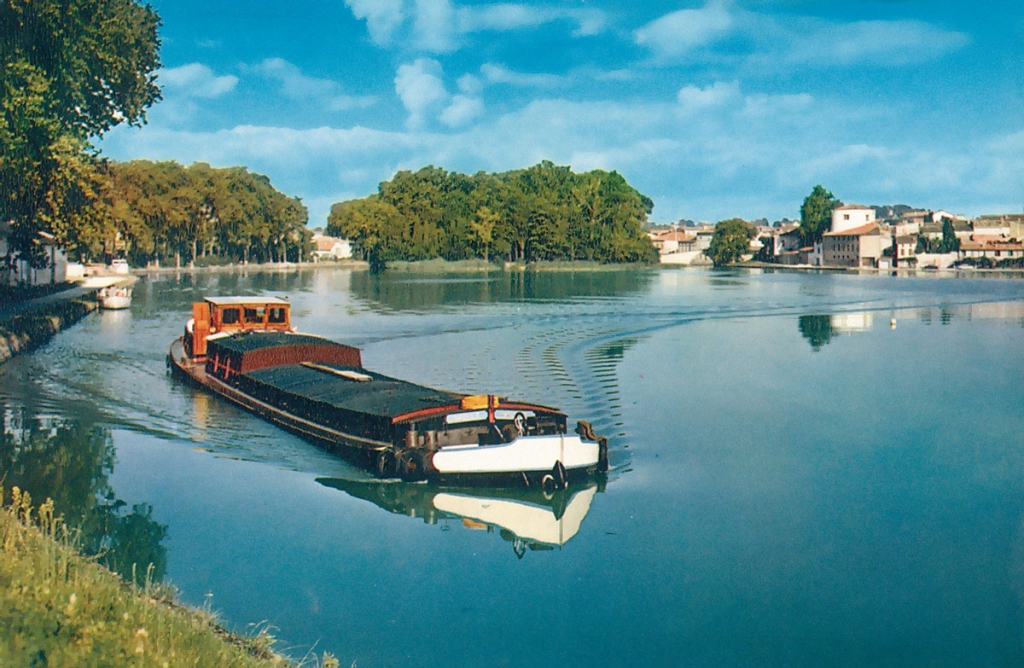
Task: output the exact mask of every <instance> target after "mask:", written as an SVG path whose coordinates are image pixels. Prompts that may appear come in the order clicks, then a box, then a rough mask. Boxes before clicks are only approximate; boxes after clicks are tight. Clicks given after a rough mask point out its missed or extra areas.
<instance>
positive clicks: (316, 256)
mask: <svg viewBox="0 0 1024 668" xmlns="http://www.w3.org/2000/svg"><path fill="white" fill-rule="evenodd" d="M313 244H314V248H313V261H314V262H318V261H320V260H343V259H345V258H349V257H352V244H351V243H349V240H348V239H338V238H336V237H327V236H315V237H313Z"/></svg>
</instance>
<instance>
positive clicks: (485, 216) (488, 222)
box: [470, 206, 500, 262]
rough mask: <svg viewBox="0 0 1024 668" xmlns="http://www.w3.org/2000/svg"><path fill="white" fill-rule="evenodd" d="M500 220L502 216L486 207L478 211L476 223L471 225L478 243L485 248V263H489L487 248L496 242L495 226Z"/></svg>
mask: <svg viewBox="0 0 1024 668" xmlns="http://www.w3.org/2000/svg"><path fill="white" fill-rule="evenodd" d="M498 220H500V216H498V214H496V213H494V212H493V211H491V210H490V209H488V208H487V207H486V206H482V207H480V208H479V209H477V212H476V221H475V222H473V223H470V228H471V229H472V230H473V234H474V235H475V236H476V239H477V242H478V243H479V244H480V245H482V246H483V247H484V262H487V247H488V246H489V245H490V244H491V242H492V241H494V226H495V225H496V224H497V223H498Z"/></svg>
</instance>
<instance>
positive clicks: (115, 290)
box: [96, 285, 132, 310]
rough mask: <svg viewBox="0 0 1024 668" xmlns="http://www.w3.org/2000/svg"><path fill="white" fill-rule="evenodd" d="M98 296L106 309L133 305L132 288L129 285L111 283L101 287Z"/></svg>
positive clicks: (101, 304)
mask: <svg viewBox="0 0 1024 668" xmlns="http://www.w3.org/2000/svg"><path fill="white" fill-rule="evenodd" d="M96 296H97V297H99V300H100V306H101V307H102V308H105V309H111V310H117V309H126V308H129V307H130V306H131V305H132V289H131V288H129V287H125V286H117V285H111V286H109V287H106V288H103V289H101V290H100V291H99V292H98V293H97V295H96Z"/></svg>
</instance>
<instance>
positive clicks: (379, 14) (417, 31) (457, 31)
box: [345, 0, 608, 53]
mask: <svg viewBox="0 0 1024 668" xmlns="http://www.w3.org/2000/svg"><path fill="white" fill-rule="evenodd" d="M345 4H346V5H347V6H348V7H349V9H351V11H352V14H353V16H355V17H356V18H357V19H366V25H367V29H368V30H369V32H370V39H371V40H372V41H373V42H374V43H375V44H377V45H378V46H384V47H390V46H398V45H399V44H400V43H401V45H402V46H408V45H410V44H411V45H412V46H413V47H414V48H415V49H418V50H420V51H426V52H429V53H451V52H453V51H456V50H458V49H459V48H461V47H462V46H464V43H465V40H464V37H465V35H467V34H471V33H479V32H510V31H515V30H524V29H530V28H536V27H538V26H542V25H545V24H547V23H553V22H557V21H565V22H567V23H570V24H573V25H574V28H573V30H572V35H573V36H574V37H588V36H593V35H597V34H600V33H601V32H603V31H604V30H605V29H606V28H607V24H608V19H607V15H606V14H605V12H603V11H601V10H598V9H590V8H561V7H537V6H533V5H527V4H518V3H492V4H474V5H468V6H458V5H456V4H455V3H453V2H452V0H345ZM409 24H411V28H408V29H407V30H411V36H410V38H409V39H408V40H407V41H405V42H401V40H400V39H399V36H400V34H402V32H403V30H402V29H403V26H407V25H409Z"/></svg>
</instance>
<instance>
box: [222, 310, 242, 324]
mask: <svg viewBox="0 0 1024 668" xmlns="http://www.w3.org/2000/svg"><path fill="white" fill-rule="evenodd" d="M238 315H239V314H238V309H236V308H226V309H223V310H222V311H221V312H220V322H221V324H222V325H237V324H238Z"/></svg>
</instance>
